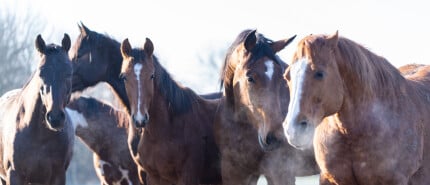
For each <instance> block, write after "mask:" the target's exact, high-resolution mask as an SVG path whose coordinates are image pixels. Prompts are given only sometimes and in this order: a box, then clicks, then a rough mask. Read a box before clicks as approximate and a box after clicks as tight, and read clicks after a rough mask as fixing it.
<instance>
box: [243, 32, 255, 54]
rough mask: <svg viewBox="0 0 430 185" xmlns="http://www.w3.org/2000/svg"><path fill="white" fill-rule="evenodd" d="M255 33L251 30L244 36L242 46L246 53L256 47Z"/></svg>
mask: <svg viewBox="0 0 430 185" xmlns="http://www.w3.org/2000/svg"><path fill="white" fill-rule="evenodd" d="M256 32H257V30H252V31H251V32H249V33H248V35H246V39H245V43H244V45H245V49H246V50H247V51H251V50H252V49H253V48H254V47H255V45H257V36H256V35H255V33H256Z"/></svg>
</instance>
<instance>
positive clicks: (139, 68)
mask: <svg viewBox="0 0 430 185" xmlns="http://www.w3.org/2000/svg"><path fill="white" fill-rule="evenodd" d="M142 67H143V66H142V64H135V65H134V74H135V75H136V80H137V115H136V118H135V119H136V120H137V121H142V120H143V115H142V113H141V112H140V98H141V97H140V96H141V94H142V92H141V91H142V87H141V84H140V72H141V71H142Z"/></svg>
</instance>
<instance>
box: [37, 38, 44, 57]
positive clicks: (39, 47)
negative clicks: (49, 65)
mask: <svg viewBox="0 0 430 185" xmlns="http://www.w3.org/2000/svg"><path fill="white" fill-rule="evenodd" d="M36 49H37V51H38V52H39V53H40V54H45V50H46V45H45V41H44V40H43V39H42V36H41V35H40V34H39V35H37V38H36Z"/></svg>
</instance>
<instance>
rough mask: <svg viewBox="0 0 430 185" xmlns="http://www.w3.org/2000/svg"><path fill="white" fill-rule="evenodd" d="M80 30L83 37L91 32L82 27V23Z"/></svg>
mask: <svg viewBox="0 0 430 185" xmlns="http://www.w3.org/2000/svg"><path fill="white" fill-rule="evenodd" d="M80 29H81V33H82V34H83V35H88V34H89V33H90V32H91V30H90V29H88V28H87V27H86V26H85V25H84V23H82V22H81V26H80Z"/></svg>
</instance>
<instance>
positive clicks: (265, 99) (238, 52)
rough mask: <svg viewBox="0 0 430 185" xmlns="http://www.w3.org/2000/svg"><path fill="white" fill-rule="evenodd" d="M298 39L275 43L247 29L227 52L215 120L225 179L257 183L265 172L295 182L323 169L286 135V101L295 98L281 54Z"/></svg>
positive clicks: (276, 180) (271, 178)
mask: <svg viewBox="0 0 430 185" xmlns="http://www.w3.org/2000/svg"><path fill="white" fill-rule="evenodd" d="M294 38H295V36H294V37H291V38H289V39H285V40H279V41H276V42H274V41H271V40H270V39H268V38H266V37H264V36H263V35H262V34H259V33H256V31H255V30H244V31H242V32H241V33H240V34H239V36H238V37H237V38H236V40H235V41H234V42H233V44H232V45H231V47H230V49H229V51H228V53H227V56H226V59H225V63H224V67H223V71H222V76H221V80H222V84H223V85H224V97H223V99H222V103H221V106H220V111H219V113H218V114H217V119H216V124H215V133H216V134H215V136H216V141H217V144H218V146H219V147H220V150H221V154H222V156H221V158H222V165H221V166H222V168H221V169H222V179H223V184H227V185H240V184H244V185H248V184H256V183H257V180H258V178H259V176H260V174H264V175H265V176H266V179H267V180H268V183H269V184H270V185H273V184H288V185H292V184H294V182H295V176H304V175H313V174H317V173H318V167H317V166H316V163H315V159H314V156H313V151H312V150H309V151H306V152H302V151H299V150H297V149H295V148H293V147H291V146H290V145H289V144H288V143H287V142H286V141H285V139H283V138H284V136H283V133H282V121H283V118H284V117H285V115H286V111H287V109H286V108H284V107H283V106H282V105H283V104H288V101H289V97H288V88H287V87H286V83H285V81H284V80H283V77H282V74H283V72H284V69H285V68H286V67H287V65H286V64H285V63H284V62H283V61H282V60H281V59H280V58H279V57H278V56H277V55H276V53H277V52H279V51H281V50H282V49H284V48H285V47H286V46H287V45H288V44H289V43H290V42H291V41H292V40H293V39H294ZM259 144H260V145H259Z"/></svg>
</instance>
